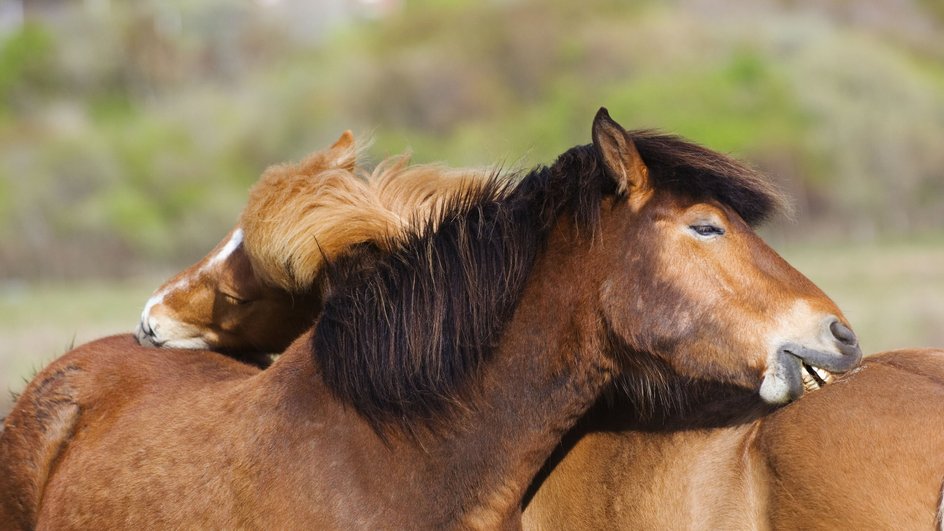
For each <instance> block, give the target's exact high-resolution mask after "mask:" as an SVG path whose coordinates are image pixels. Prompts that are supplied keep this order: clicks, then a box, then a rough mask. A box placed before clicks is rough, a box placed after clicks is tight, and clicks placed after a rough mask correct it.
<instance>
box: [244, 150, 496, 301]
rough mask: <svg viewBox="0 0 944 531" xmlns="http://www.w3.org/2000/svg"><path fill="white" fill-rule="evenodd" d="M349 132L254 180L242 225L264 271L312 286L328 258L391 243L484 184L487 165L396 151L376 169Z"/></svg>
mask: <svg viewBox="0 0 944 531" xmlns="http://www.w3.org/2000/svg"><path fill="white" fill-rule="evenodd" d="M359 158H360V153H359V151H358V149H357V148H356V147H355V143H354V137H353V135H351V133H350V132H345V133H344V135H342V136H341V138H340V139H339V140H338V141H337V142H335V144H334V145H332V146H331V147H330V148H328V149H327V150H321V151H317V152H315V153H312V154H310V155H309V156H308V157H306V158H305V159H304V160H303V161H302V162H300V163H297V164H280V165H275V166H272V167H270V168H268V169H266V171H265V172H264V173H263V175H262V178H260V180H259V182H258V183H256V185H255V186H253V188H252V190H251V191H250V195H249V202H248V204H247V205H246V208H245V209H244V210H243V213H242V216H241V218H240V225H241V227H242V229H243V233H244V250H245V252H246V254H247V255H248V256H249V259H250V261H251V263H252V265H253V268H254V270H255V273H256V275H258V276H259V277H260V279H262V280H263V281H264V282H266V283H268V284H270V285H273V286H277V287H280V288H282V289H285V290H286V291H289V292H301V291H305V290H307V289H309V288H310V287H311V286H312V285H313V284H314V282H315V279H316V278H317V277H318V274H319V272H320V271H321V268H322V266H323V265H324V261H325V259H328V260H331V259H333V258H334V257H336V256H337V255H338V254H339V253H341V252H342V251H344V250H345V249H347V248H349V247H351V246H352V245H356V244H359V243H368V242H369V243H375V244H378V245H387V244H389V243H390V242H392V241H396V240H397V237H398V236H400V235H401V234H404V233H405V232H406V231H408V230H409V229H410V228H413V227H415V226H416V224H418V223H426V222H428V220H430V219H434V218H435V215H434V214H435V213H436V212H437V211H438V209H440V208H441V207H442V206H443V204H444V203H446V202H447V201H448V200H449V199H450V198H452V197H455V196H456V195H458V194H461V193H464V192H468V191H470V190H474V189H478V188H480V187H481V186H482V184H483V183H484V182H485V181H486V180H487V179H485V177H486V176H487V175H488V174H489V173H494V172H489V171H488V170H484V169H454V168H448V167H446V166H444V165H441V164H415V165H410V164H409V161H410V157H409V155H408V154H403V155H398V156H395V157H390V158H388V159H386V160H384V161H382V162H381V163H380V164H378V165H377V166H376V168H375V169H374V170H373V171H372V172H368V171H366V170H364V169H363V168H361V167H360V166H359V165H358V162H359Z"/></svg>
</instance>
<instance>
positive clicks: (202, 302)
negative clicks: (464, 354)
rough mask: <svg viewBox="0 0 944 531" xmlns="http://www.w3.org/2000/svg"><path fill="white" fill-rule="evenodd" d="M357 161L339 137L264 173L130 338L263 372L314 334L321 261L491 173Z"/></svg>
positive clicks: (429, 209) (426, 215)
mask: <svg viewBox="0 0 944 531" xmlns="http://www.w3.org/2000/svg"><path fill="white" fill-rule="evenodd" d="M357 158H358V151H357V149H356V147H355V142H354V136H353V135H352V134H351V132H350V131H346V132H345V133H344V134H343V135H341V138H339V139H338V141H337V142H335V143H334V144H333V145H332V146H331V147H329V148H327V149H324V150H321V151H316V152H314V153H312V154H310V155H308V156H307V157H306V158H305V159H304V160H303V161H302V162H300V163H298V164H281V165H276V166H272V167H270V168H268V169H267V170H266V171H265V172H264V173H263V176H262V178H261V179H260V180H259V182H258V183H256V185H255V186H254V187H253V190H252V192H251V194H250V201H249V205H248V206H247V208H246V209H245V211H244V212H243V213H242V216H241V219H240V222H239V223H238V224H237V226H236V227H235V228H234V229H233V230H231V231H230V233H229V234H227V235H226V237H225V238H224V239H223V240H222V241H221V242H220V243H219V244H218V245H217V246H216V247H215V248H214V249H213V250H212V251H210V253H209V254H207V256H206V257H204V258H203V259H202V260H200V261H199V262H197V263H196V264H194V265H192V266H191V267H189V268H187V269H185V270H184V271H182V272H180V273H179V274H177V275H176V276H174V277H173V278H171V279H170V280H168V281H167V282H165V283H164V284H163V285H162V286H161V287H159V288H158V289H157V290H155V292H154V294H153V295H152V296H151V298H150V299H148V301H147V303H146V304H145V306H144V311H143V312H142V313H141V319H140V322H139V324H138V327H137V330H136V332H135V335H136V336H137V337H138V340H139V341H140V342H141V344H143V345H150V346H158V347H167V348H188V349H210V350H217V351H220V352H225V353H227V354H229V355H231V356H234V357H237V358H240V359H243V360H245V361H251V362H253V363H255V364H259V365H263V366H264V365H267V364H268V362H269V358H268V357H267V355H266V354H267V353H275V352H281V351H282V350H284V349H285V347H287V346H288V345H289V343H291V341H292V340H294V339H295V338H296V337H298V336H299V335H300V334H301V333H302V332H304V331H305V330H306V329H307V328H309V327H310V326H311V322H312V320H313V318H314V316H315V315H316V314H317V312H318V310H319V309H320V303H321V300H320V299H321V297H320V293H319V292H318V290H317V289H315V279H316V278H317V277H318V274H319V273H320V271H321V267H322V266H323V264H324V263H325V261H328V260H331V259H333V258H335V257H336V256H338V255H339V254H340V253H341V252H342V251H344V250H345V249H347V248H350V247H352V246H354V245H357V244H362V243H373V244H376V245H382V246H385V245H389V244H390V243H391V242H392V241H394V240H395V239H396V237H397V235H399V234H401V233H402V232H403V231H404V230H406V229H407V228H410V227H413V225H415V224H416V223H420V222H423V221H424V220H428V219H431V218H432V216H433V213H434V212H435V211H436V210H437V209H439V208H441V206H442V205H443V204H444V203H445V202H446V201H448V200H449V198H451V197H453V196H455V195H458V194H463V193H466V191H468V190H470V189H473V188H478V187H480V186H481V185H482V184H483V183H484V182H485V180H486V176H487V175H488V173H487V172H486V171H484V170H479V169H448V168H444V167H442V166H440V165H436V164H417V165H407V163H408V161H409V158H408V157H407V156H404V155H401V156H398V157H393V158H390V159H387V160H386V161H384V162H382V163H381V164H379V165H378V166H377V167H376V169H375V170H374V171H373V172H372V173H370V174H367V173H366V172H364V171H363V170H361V169H360V168H359V167H358V166H356V163H357ZM246 237H248V238H249V240H250V241H247V242H244V241H243V240H244V238H246ZM313 241H314V242H317V245H312V242H313ZM247 248H249V249H252V252H247Z"/></svg>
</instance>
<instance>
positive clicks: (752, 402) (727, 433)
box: [524, 349, 944, 531]
mask: <svg viewBox="0 0 944 531" xmlns="http://www.w3.org/2000/svg"><path fill="white" fill-rule="evenodd" d="M684 396H685V402H687V407H685V408H668V409H663V410H661V411H660V412H659V413H658V414H657V415H656V416H655V417H652V416H640V415H637V414H635V413H634V412H629V413H627V411H628V409H627V408H626V407H625V405H623V406H622V407H621V406H620V405H621V404H622V402H621V401H622V400H623V398H622V397H620V396H619V395H615V396H614V397H612V398H611V400H610V401H609V402H606V403H601V404H599V406H598V407H597V408H596V409H595V410H594V411H592V412H591V413H590V414H588V415H587V416H586V417H585V418H584V420H582V421H581V423H580V424H579V425H578V426H577V427H576V428H575V429H574V430H573V431H572V432H571V433H569V434H568V435H566V436H565V437H564V441H563V443H562V444H561V446H560V447H559V450H558V452H556V453H555V455H554V456H552V458H551V459H550V460H549V461H548V464H547V466H546V468H545V470H544V471H543V473H542V474H540V475H539V476H538V481H537V482H536V483H535V485H534V486H533V489H534V496H533V498H529V499H528V501H527V504H526V507H527V508H526V510H525V516H524V524H525V526H524V527H525V528H526V529H573V530H583V529H586V530H591V529H604V528H605V529H704V530H710V529H731V530H745V531H747V530H758V529H809V530H824V531H825V530H834V529H932V528H935V529H936V528H938V527H939V526H940V516H939V513H938V512H939V507H940V504H941V487H942V483H944V431H942V430H941V429H939V427H940V426H942V425H944V351H942V350H930V349H926V350H920V349H915V350H899V351H892V352H884V353H879V354H875V355H872V356H869V357H867V358H866V359H865V360H864V361H863V364H862V366H861V367H860V368H858V369H855V370H853V371H851V372H850V373H848V374H846V375H844V376H841V377H839V378H838V379H837V381H836V382H835V383H833V384H830V385H827V386H826V387H824V388H823V389H820V390H818V391H816V392H813V393H809V394H807V395H804V396H803V397H802V398H801V399H799V400H797V401H796V402H794V403H793V404H791V405H790V406H788V407H785V408H781V409H778V410H776V411H773V412H771V411H769V407H767V406H764V405H762V404H759V403H757V401H756V397H755V396H752V395H751V394H749V393H745V392H743V391H739V390H736V389H731V388H723V387H718V386H707V385H704V384H702V385H696V386H690V387H689V389H687V391H686V393H685V394H684Z"/></svg>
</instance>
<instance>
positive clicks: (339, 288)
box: [312, 131, 780, 432]
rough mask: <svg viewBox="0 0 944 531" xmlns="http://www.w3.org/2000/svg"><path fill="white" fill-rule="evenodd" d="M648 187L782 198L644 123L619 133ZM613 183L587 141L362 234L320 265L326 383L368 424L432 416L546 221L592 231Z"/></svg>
mask: <svg viewBox="0 0 944 531" xmlns="http://www.w3.org/2000/svg"><path fill="white" fill-rule="evenodd" d="M629 134H630V135H631V136H632V138H633V140H634V141H635V142H636V145H637V149H638V150H639V152H640V155H641V156H642V157H643V159H644V160H645V162H646V164H647V165H648V166H649V170H650V175H651V176H652V179H653V181H654V183H655V185H656V187H657V188H664V189H666V190H669V191H671V192H673V193H676V194H684V195H687V196H694V197H698V198H700V197H703V196H705V197H712V198H716V199H718V200H719V201H721V202H722V203H724V204H727V205H729V206H731V207H732V208H734V210H736V211H737V212H738V213H739V214H740V215H741V216H742V217H744V219H745V220H747V221H748V222H750V223H755V222H757V221H759V220H760V219H762V218H764V217H765V216H766V215H767V214H768V213H769V212H770V211H771V210H772V209H773V208H775V207H776V206H777V205H778V204H779V201H780V200H779V195H777V194H776V192H775V190H774V189H773V188H772V187H771V186H770V185H769V184H767V183H766V181H764V180H763V179H762V178H761V177H760V176H758V175H757V174H756V173H755V172H753V171H752V170H750V169H748V168H746V167H745V166H743V165H741V164H738V163H737V162H734V161H732V160H731V159H728V158H726V157H724V156H722V155H719V154H717V153H714V152H711V151H708V150H706V149H704V148H701V147H699V146H695V145H693V144H690V143H687V142H684V141H682V140H680V139H678V138H676V137H672V136H667V135H659V134H655V133H651V132H646V131H642V132H631V133H629ZM616 193H617V187H616V183H615V182H614V181H613V180H612V179H610V178H609V177H607V176H606V173H605V171H604V169H603V166H602V162H601V160H600V157H599V156H598V154H597V152H596V149H595V148H594V147H593V146H592V145H586V146H578V147H575V148H572V149H570V150H569V151H567V152H566V153H564V154H563V155H561V156H560V157H559V158H558V159H557V161H556V162H555V163H554V164H553V165H552V166H551V167H540V168H537V169H535V170H533V171H531V172H530V173H528V174H527V175H526V176H525V177H524V178H523V179H521V180H520V181H518V182H517V183H515V182H513V181H512V180H511V179H509V178H508V177H506V176H498V175H495V176H493V177H492V178H491V179H490V180H489V182H488V183H487V184H486V185H485V186H483V187H481V188H477V189H474V190H470V191H468V192H467V193H466V194H464V195H460V196H457V197H455V198H453V199H452V200H451V201H450V202H449V203H448V204H447V205H445V206H444V207H443V209H442V211H441V212H440V213H439V216H438V217H437V219H435V220H431V221H430V222H429V223H428V224H426V225H425V226H424V227H423V228H421V229H419V230H416V231H415V232H413V233H410V234H408V235H407V236H406V237H405V238H404V239H403V241H399V242H391V244H390V245H388V246H386V248H388V249H393V251H386V252H381V251H380V250H379V249H378V248H377V247H374V246H360V247H357V248H355V249H353V250H352V251H350V252H348V253H346V254H344V255H342V256H340V257H338V258H337V259H336V260H335V261H334V262H333V263H331V264H329V266H328V267H327V268H326V270H325V274H324V275H323V278H322V281H323V282H324V284H325V285H324V286H323V293H325V303H324V308H323V312H322V315H321V318H320V321H319V322H318V324H317V326H316V330H315V334H314V336H313V340H312V348H313V353H314V356H315V357H316V359H317V362H318V364H319V365H320V367H321V368H322V373H323V378H324V381H325V383H326V385H327V386H328V387H329V388H330V389H331V390H332V392H333V393H334V394H335V395H336V397H337V398H338V399H339V400H340V401H342V402H343V403H346V404H349V405H351V406H352V407H354V408H355V409H356V410H357V411H358V412H359V413H360V414H361V415H362V416H364V417H365V418H366V419H367V420H368V421H369V422H370V423H371V424H372V425H373V426H374V427H375V429H377V430H378V431H379V432H383V431H384V428H386V427H388V426H390V425H394V426H399V427H401V428H404V429H406V430H407V431H412V430H413V429H414V428H415V427H416V424H417V423H418V422H419V423H421V424H425V425H427V426H431V425H438V424H440V422H439V421H442V420H445V419H446V418H449V417H450V413H451V412H452V411H454V410H455V406H457V405H459V404H463V403H465V402H466V401H465V400H464V399H465V397H466V396H467V392H468V391H469V390H470V386H469V382H470V381H472V380H474V375H475V373H477V372H478V371H479V369H480V368H481V366H482V364H483V363H484V362H486V361H487V360H488V359H489V358H490V357H491V355H492V353H493V351H494V350H495V347H496V346H497V345H498V342H499V340H500V337H501V333H502V330H503V326H504V324H505V323H506V322H507V321H508V320H509V319H510V318H511V315H512V313H513V312H514V310H515V306H516V304H517V302H518V300H519V298H520V296H521V294H522V292H523V290H524V287H525V284H526V281H527V278H528V276H529V274H530V271H531V268H532V265H533V264H534V261H535V258H536V257H537V256H538V254H539V253H540V251H541V250H542V249H543V247H544V245H545V242H546V239H547V236H548V234H549V232H550V229H551V228H552V226H553V224H554V222H555V221H556V220H557V219H559V218H560V217H561V216H571V218H572V220H573V222H574V223H575V224H576V225H577V227H578V228H579V229H580V231H581V233H582V234H587V235H588V236H589V235H592V234H593V232H594V231H595V230H596V229H597V226H598V220H599V217H600V206H601V202H602V200H603V198H604V196H606V195H608V194H609V195H612V194H616Z"/></svg>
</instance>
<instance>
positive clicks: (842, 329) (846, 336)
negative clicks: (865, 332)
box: [829, 320, 858, 347]
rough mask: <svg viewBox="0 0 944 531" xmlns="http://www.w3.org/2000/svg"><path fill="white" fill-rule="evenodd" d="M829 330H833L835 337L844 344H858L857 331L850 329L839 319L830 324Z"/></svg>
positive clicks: (851, 345)
mask: <svg viewBox="0 0 944 531" xmlns="http://www.w3.org/2000/svg"><path fill="white" fill-rule="evenodd" d="M829 331H830V332H832V333H833V337H835V338H836V339H837V340H838V341H839V342H840V343H842V344H843V345H848V346H850V347H854V346H855V345H856V344H858V341H857V340H856V335H855V332H853V331H852V330H850V329H849V327H848V326H846V325H844V324H842V323H840V322H839V321H838V320H836V321H833V322H832V324H830V325H829Z"/></svg>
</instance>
